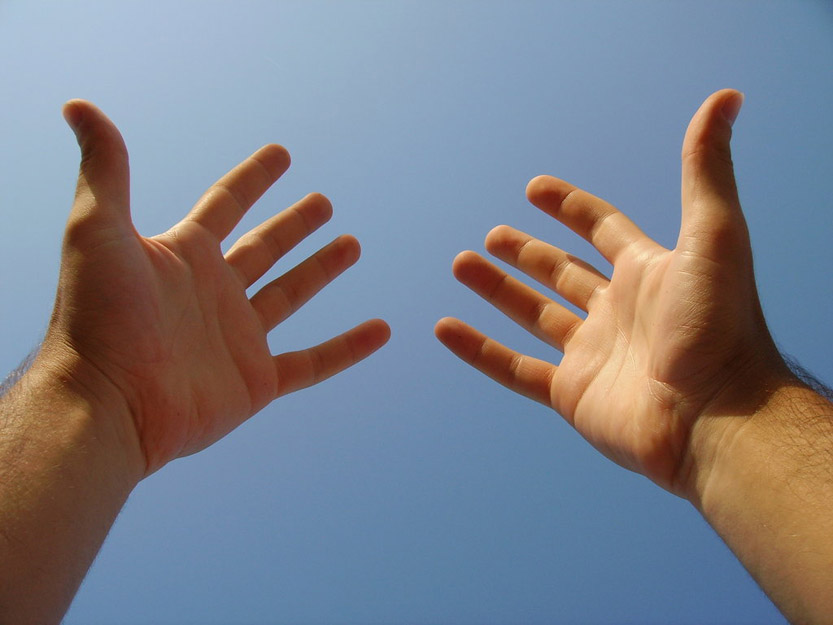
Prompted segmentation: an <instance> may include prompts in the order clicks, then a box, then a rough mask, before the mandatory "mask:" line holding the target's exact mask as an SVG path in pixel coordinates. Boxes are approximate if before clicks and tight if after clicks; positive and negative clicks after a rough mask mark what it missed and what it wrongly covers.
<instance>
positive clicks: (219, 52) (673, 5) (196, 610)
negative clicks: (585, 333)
mask: <svg viewBox="0 0 833 625" xmlns="http://www.w3.org/2000/svg"><path fill="white" fill-rule="evenodd" d="M0 58H2V59H3V60H2V62H0V86H1V88H0V138H2V142H3V148H4V149H3V150H2V152H0V210H2V216H3V222H2V223H3V227H2V228H0V286H2V291H3V297H2V300H1V301H0V319H2V320H3V328H4V330H3V331H2V332H0V366H2V368H3V369H4V370H8V369H11V368H12V367H14V366H15V365H16V364H17V363H18V362H19V361H20V360H21V359H22V358H23V357H24V356H25V355H26V353H27V352H28V351H29V350H30V349H31V348H32V346H33V345H35V344H36V343H37V341H38V339H39V337H40V336H41V335H42V333H43V331H44V329H45V326H46V323H47V320H48V316H49V311H50V307H51V301H52V298H53V294H54V289H55V281H56V276H57V267H58V254H59V245H60V239H61V232H62V228H63V224H64V220H65V217H66V214H67V210H68V208H69V205H70V203H71V200H72V194H73V186H74V178H75V175H76V171H77V160H78V155H77V148H76V146H75V144H74V140H73V136H72V134H71V132H70V131H69V129H67V128H66V127H65V125H64V122H63V120H62V119H61V116H60V112H59V111H60V106H61V104H62V103H63V102H64V101H65V100H67V99H69V98H72V97H84V98H87V99H91V100H93V101H94V102H96V103H97V104H99V106H101V107H102V108H103V109H104V110H105V111H106V112H107V113H108V114H109V115H110V116H111V117H112V118H113V119H114V121H115V122H116V123H117V124H118V125H119V126H120V128H121V129H122V131H123V133H124V136H125V138H126V141H127V144H128V147H129V149H130V151H131V163H132V172H133V179H132V180H133V182H132V184H133V214H134V218H135V221H136V224H137V227H138V228H139V230H140V231H141V232H142V233H144V234H154V233H156V232H159V231H162V230H165V229H167V228H168V227H169V226H170V225H171V224H172V223H173V222H174V221H175V220H177V219H179V217H180V216H181V215H183V214H184V212H185V211H186V210H187V208H189V207H190V205H191V204H192V203H193V201H194V200H195V199H196V198H197V197H198V196H199V195H200V193H201V192H202V190H203V189H204V188H205V187H207V186H208V185H209V184H210V183H211V182H212V181H213V180H214V179H215V178H217V177H218V176H219V175H221V174H222V173H224V172H225V171H226V170H227V169H228V168H230V167H231V166H233V165H234V164H235V163H236V162H238V161H239V160H241V159H242V158H244V157H245V156H247V155H248V154H249V153H250V152H251V151H253V150H254V149H255V148H257V147H258V146H260V145H261V144H263V143H266V142H279V143H282V144H284V145H285V146H287V148H288V149H289V150H290V152H291V153H292V156H293V166H292V169H291V170H290V172H289V173H288V174H287V175H286V176H285V178H284V179H283V180H282V181H280V182H279V183H278V184H277V186H276V187H275V188H274V189H273V191H271V192H270V193H269V194H268V195H267V196H265V197H264V199H263V200H262V201H261V202H260V203H259V204H258V205H257V206H256V207H255V208H254V209H253V210H252V212H251V214H250V215H249V216H248V217H247V219H246V221H245V222H244V225H243V228H246V227H250V226H252V225H254V224H255V223H257V222H259V221H260V220H262V219H264V218H266V217H267V216H269V215H271V214H273V213H274V212H275V211H276V210H278V209H279V208H282V207H284V206H286V205H288V204H289V203H291V202H293V201H295V200H296V199H297V198H299V197H300V196H302V195H303V194H305V193H307V192H309V191H313V190H315V191H321V192H323V193H325V194H327V195H328V196H329V197H330V198H331V199H332V201H333V204H334V206H335V211H336V212H335V217H334V219H333V220H332V222H331V223H330V224H329V225H328V226H326V227H325V228H324V229H323V230H322V231H320V232H319V233H316V234H315V235H314V236H313V237H311V239H310V240H309V241H308V242H307V243H306V244H305V245H303V246H301V249H299V250H298V251H297V253H293V254H292V255H291V257H290V258H289V261H290V262H292V261H293V260H299V259H301V258H303V257H304V256H305V255H307V254H309V253H310V252H311V251H313V250H314V249H316V248H317V247H319V246H320V245H323V244H324V243H325V242H327V241H328V240H330V239H331V238H333V237H335V236H336V235H338V234H340V233H341V232H351V233H353V234H355V235H356V236H357V237H358V238H359V239H360V241H361V242H362V244H363V248H364V254H363V259H362V260H361V261H360V263H359V264H358V265H357V266H356V267H355V268H353V269H351V270H350V271H349V272H348V273H347V274H346V275H345V276H343V277H342V278H341V279H339V281H338V282H337V283H336V284H335V285H333V286H332V287H331V288H329V289H328V290H327V291H325V292H324V293H323V294H322V295H320V296H319V297H318V298H317V299H316V300H314V301H313V302H311V303H310V304H309V305H308V306H307V307H306V308H305V309H304V310H303V311H302V312H301V313H299V314H298V315H297V316H296V317H295V318H293V319H292V320H291V321H290V322H288V323H286V324H284V325H283V326H281V327H280V328H278V329H277V330H276V331H274V333H273V335H272V337H271V340H272V344H273V346H274V349H275V350H276V351H277V350H286V349H295V348H299V347H304V346H307V345H308V344H310V343H312V342H317V341H319V340H322V339H324V338H327V337H328V336H330V335H332V334H334V333H336V332H339V331H341V330H343V329H345V328H347V327H348V326H350V325H352V324H354V323H356V322H359V321H361V320H363V319H365V318H368V317H372V316H381V317H383V318H385V319H387V320H388V322H389V323H390V324H391V326H392V328H393V338H392V340H391V343H390V344H389V345H388V346H387V347H386V348H385V349H384V350H383V351H381V352H380V353H378V354H377V355H375V356H374V357H373V358H371V359H370V360H369V361H367V362H365V363H363V364H361V365H360V366H358V367H356V368H355V369H353V370H351V371H349V372H348V373H346V374H344V375H342V376H340V377H338V378H336V379H333V380H330V381H328V382H327V383H325V384H323V385H321V386H319V387H316V388H314V389H310V390H306V391H303V392H300V393H298V394H296V395H293V396H290V397H288V398H285V399H283V400H280V401H278V402H276V403H274V404H273V405H271V406H269V407H268V408H267V409H266V410H264V411H263V412H262V413H261V414H259V415H258V416H256V417H255V418H254V419H252V420H251V421H250V422H248V423H247V424H245V425H244V426H243V427H241V428H240V429H239V430H237V431H236V432H234V433H233V434H232V435H230V436H229V437H227V438H226V439H225V440H223V441H222V442H220V443H219V444H217V445H215V446H214V447H213V448H211V449H210V450H208V451H206V452H204V453H202V454H200V455H197V456H193V457H190V458H186V459H182V460H178V461H176V462H174V463H172V464H171V465H169V466H168V467H166V468H165V469H164V470H162V471H161V472H159V473H157V474H155V475H153V476H152V477H151V478H149V479H147V480H146V481H145V482H143V483H142V484H141V485H140V486H139V487H138V489H137V490H136V491H135V493H134V495H133V496H132V497H131V499H130V501H129V502H128V504H127V506H126V508H125V510H124V511H123V513H122V515H121V517H120V518H119V520H118V522H117V524H116V526H115V528H114V529H113V532H112V533H111V535H110V537H109V539H108V541H107V542H106V544H105V545H104V548H103V550H102V552H101V554H100V556H99V558H98V560H97V562H96V564H95V565H94V567H93V569H92V571H91V573H90V575H89V576H88V578H87V580H86V581H85V583H84V585H83V587H82V589H81V591H80V593H79V595H78V597H77V599H76V602H75V604H74V605H73V607H72V609H71V611H70V613H69V615H68V617H67V619H66V623H67V624H68V625H81V624H83V625H95V624H104V623H108V624H109V623H119V624H125V625H139V624H142V625H144V624H151V623H152V624H155V625H163V624H169V623H170V624H173V623H177V624H187V623H201V624H206V625H211V624H221V623H223V624H226V623H239V624H256V623H588V624H590V623H592V624H603V623H620V624H621V623H673V624H682V623H692V624H693V623H698V624H718V623H757V624H769V623H783V622H784V621H783V619H782V618H781V617H780V616H779V615H778V613H777V611H776V610H775V609H774V608H773V607H772V605H771V604H770V603H769V601H768V600H767V599H766V597H765V596H764V595H763V594H762V593H761V592H760V591H759V590H758V589H757V587H756V586H755V584H754V583H753V582H752V581H750V579H749V577H748V576H747V574H746V573H745V571H744V570H743V568H742V567H741V566H740V565H739V564H737V563H736V561H735V560H734V559H733V557H732V555H731V554H730V553H729V551H728V550H727V549H726V547H725V546H724V545H723V544H722V543H721V542H720V540H719V539H718V538H717V537H716V536H715V535H714V534H713V532H712V531H711V530H710V528H709V527H708V526H707V525H706V524H705V522H704V521H702V520H701V519H700V518H699V517H698V515H697V514H696V512H695V511H694V509H693V508H692V507H691V506H690V505H688V504H687V503H686V502H684V501H682V500H679V499H677V498H675V497H673V496H671V495H669V494H667V493H665V492H663V491H660V490H659V489H658V488H656V487H654V486H653V485H652V484H650V483H649V482H648V481H646V480H645V479H643V478H641V477H639V476H636V475H634V474H631V473H628V472H626V471H624V470H622V469H619V468H618V467H616V466H614V465H613V464H612V463H610V462H609V461H607V460H606V459H604V458H603V457H601V456H600V455H599V454H597V453H596V452H595V451H593V450H592V449H591V448H590V447H589V446H588V445H587V444H586V443H584V442H583V440H582V439H581V438H580V437H579V436H577V435H576V434H575V433H574V432H573V431H572V430H571V429H570V428H569V427H568V426H567V425H566V424H564V423H563V422H562V421H561V419H560V417H558V416H557V415H556V414H554V413H552V412H550V411H547V410H546V409H544V408H543V407H541V406H539V405H537V404H533V403H532V402H530V401H528V400H525V399H523V398H521V397H518V396H515V395H513V394H511V393H510V392H508V391H506V390H505V389H503V388H501V387H498V386H496V385H494V384H493V383H491V382H490V381H489V380H487V379H485V378H482V377H481V376H480V375H479V374H477V373H476V372H474V371H473V370H470V369H469V368H467V367H466V366H465V365H463V364H462V363H461V362H459V361H458V360H456V358H454V357H453V356H452V355H451V354H450V353H448V352H446V351H445V350H444V348H443V347H442V346H441V345H440V344H439V343H438V342H436V340H435V339H434V338H433V336H432V327H433V324H434V322H435V321H436V320H437V319H438V318H440V317H442V316H445V315H455V316H459V317H462V318H464V319H467V320H469V321H470V322H472V323H474V324H475V325H477V326H478V327H480V328H481V329H483V330H485V331H487V332H489V333H490V334H492V335H493V336H495V337H496V338H498V339H500V340H502V341H503V342H505V343H507V344H509V345H512V346H514V347H516V348H518V349H521V350H523V351H527V352H530V353H533V354H535V355H538V356H542V357H547V358H551V359H552V358H557V354H553V353H550V352H549V350H548V349H547V348H546V347H545V346H543V345H541V344H537V343H536V342H535V340H534V339H532V338H530V337H528V336H526V335H525V334H524V333H523V332H522V331H520V330H518V329H517V328H515V327H514V326H513V324H512V323H511V322H509V321H508V320H506V319H505V318H503V317H502V316H501V315H500V314H499V313H497V312H495V311H494V310H492V309H490V308H489V307H488V306H486V305H485V304H484V303H482V302H481V301H479V299H478V298H477V297H476V296H475V295H473V294H472V293H470V292H468V291H467V290H466V289H464V288H463V287H461V286H459V285H457V284H456V283H455V281H454V279H453V278H452V276H451V273H450V269H449V267H450V263H451V260H452V258H453V257H454V255H455V254H456V253H457V252H458V251H460V250H462V249H464V248H470V249H476V250H482V240H483V237H484V235H485V234H486V232H488V230H489V229H490V228H491V227H492V226H494V225H497V224H499V223H509V224H512V225H514V226H516V227H519V228H521V229H524V230H526V231H528V232H531V233H534V234H536V235H538V236H540V237H541V238H544V239H546V240H548V241H550V242H552V243H554V244H556V245H559V246H560V247H563V248H566V249H568V250H571V251H573V252H575V253H578V254H579V255H582V256H584V257H585V258H586V259H588V260H590V261H592V262H596V263H599V266H600V267H604V264H603V263H601V262H600V261H599V257H598V256H597V255H596V254H595V253H594V252H592V250H591V249H590V248H589V247H588V246H587V245H586V244H585V243H584V242H583V241H580V240H578V238H577V237H575V236H574V235H573V234H572V233H570V232H568V231H567V230H566V229H564V228H563V227H560V226H559V225H558V224H557V223H554V222H553V221H552V220H550V219H549V218H547V217H546V216H545V215H543V214H541V213H539V212H538V211H537V210H536V209H534V208H533V207H531V206H529V205H528V204H527V203H526V202H525V200H524V195H523V190H524V187H525V184H526V182H527V180H529V179H530V178H531V177H532V176H534V175H536V174H539V173H551V174H554V175H557V176H559V177H562V178H565V179H567V180H570V181H571V182H573V183H575V184H578V185H580V186H583V187H584V188H586V189H587V190H589V191H591V192H593V193H596V194H597V195H601V196H602V197H605V198H606V199H608V200H610V201H612V202H613V203H615V204H616V205H618V206H619V207H620V208H622V209H623V210H625V211H626V212H627V213H628V214H629V215H631V216H632V217H633V218H634V219H635V220H636V221H637V223H639V224H640V225H641V226H642V227H643V228H644V229H645V230H646V231H647V232H648V233H649V234H651V235H652V236H654V237H655V238H657V239H658V240H659V241H660V242H662V243H664V244H666V245H671V244H673V242H674V240H675V238H676V229H677V227H678V224H679V150H680V145H681V141H682V136H683V132H684V130H685V127H686V124H687V123H688V120H689V118H690V116H691V115H692V114H693V112H694V111H695V110H696V108H697V106H698V105H699V104H700V102H701V101H702V100H703V99H704V98H705V97H706V96H707V95H708V94H709V93H711V92H712V91H714V90H717V89H719V88H722V87H735V88H738V89H740V90H742V91H744V92H745V93H746V95H747V100H746V104H745V107H744V110H743V111H742V113H741V116H740V118H739V120H738V122H737V124H736V131H735V141H734V148H735V160H736V169H737V174H738V177H739V186H740V191H741V197H742V200H743V204H744V207H745V210H746V212H747V216H748V219H749V225H750V230H751V233H752V238H753V244H754V249H755V261H756V269H757V275H758V281H759V286H760V291H761V295H762V299H763V305H764V309H765V312H766V315H767V318H768V320H769V323H770V326H771V328H772V331H773V334H774V335H775V337H776V340H777V341H778V342H779V344H780V345H781V346H782V347H783V349H784V350H786V351H788V352H789V353H791V354H792V355H794V356H795V357H797V358H798V359H799V360H800V361H802V362H803V363H804V364H805V365H806V366H807V367H808V368H809V369H811V370H812V371H814V372H815V373H817V374H818V375H819V376H820V377H822V378H824V379H826V380H828V381H830V380H833V359H831V358H830V349H831V346H833V326H832V325H831V324H830V319H831V318H833V289H832V288H831V286H833V281H832V280H831V277H830V268H831V266H833V248H832V247H831V244H830V235H831V232H833V226H831V220H830V216H829V213H830V209H831V200H830V198H831V197H833V176H831V172H832V171H833V150H831V145H833V121H831V114H830V112H831V111H833V81H831V78H833V4H831V3H830V2H826V1H824V2H823V1H812V0H804V1H796V0H788V1H766V0H761V1H748V2H740V1H734V2H733V1H728V0H718V1H703V0H700V1H697V2H664V1H652V2H648V1H642V2H636V1H634V2H624V1H623V2H612V1H611V2H532V1H519V2H486V1H483V2H454V1H444V2H438V1H426V0H420V1H419V2H413V1H412V2H381V1H365V2H358V1H343V2H320V1H304V2H300V1H299V2H265V1H264V2H245V1H239V0H238V1H236V2H207V1H202V2H195V1H190V2H186V1H171V2H161V1H160V2H148V1H144V2H138V1H131V2H121V1H120V2H104V1H101V2H89V1H76V2H71V3H70V2H28V1H24V0H2V1H0ZM242 231H243V230H242V229H241V231H240V232H242ZM288 266H289V265H288V264H282V265H281V267H284V268H286V267H288ZM271 275H272V276H274V275H275V273H274V272H273V273H272V274H271Z"/></svg>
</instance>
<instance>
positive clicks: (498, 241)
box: [484, 224, 516, 254]
mask: <svg viewBox="0 0 833 625" xmlns="http://www.w3.org/2000/svg"><path fill="white" fill-rule="evenodd" d="M515 232H516V230H515V229H514V228H512V227H511V226H507V225H504V224H501V225H500V226H495V227H494V228H492V229H491V230H489V234H487V235H486V240H485V241H484V244H485V246H486V250H487V251H488V252H489V253H490V254H494V253H495V251H497V250H500V249H502V248H504V247H505V246H506V245H507V243H508V242H509V241H510V240H511V239H512V237H513V236H514V234H515Z"/></svg>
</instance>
